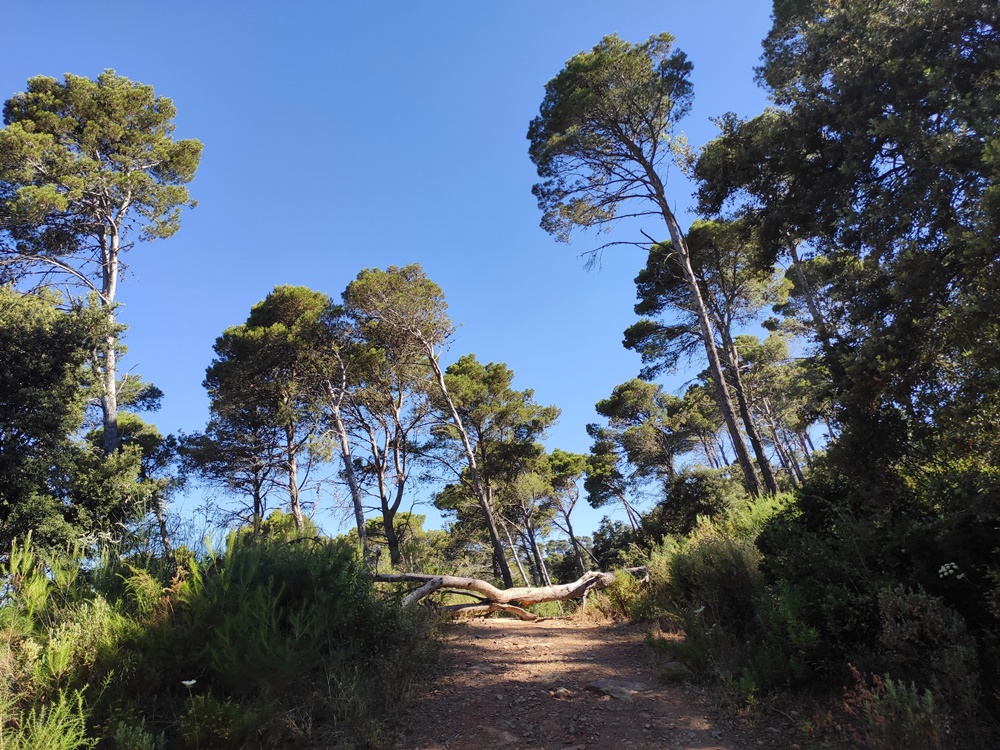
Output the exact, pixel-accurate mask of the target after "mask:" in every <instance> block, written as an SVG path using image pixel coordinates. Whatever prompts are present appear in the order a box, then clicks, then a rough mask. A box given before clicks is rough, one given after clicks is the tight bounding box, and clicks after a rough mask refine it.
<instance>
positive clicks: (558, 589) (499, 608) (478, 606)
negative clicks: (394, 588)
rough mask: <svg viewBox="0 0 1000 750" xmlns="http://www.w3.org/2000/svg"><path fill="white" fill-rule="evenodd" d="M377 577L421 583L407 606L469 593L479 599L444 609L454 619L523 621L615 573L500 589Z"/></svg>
mask: <svg viewBox="0 0 1000 750" xmlns="http://www.w3.org/2000/svg"><path fill="white" fill-rule="evenodd" d="M627 572H629V573H631V574H632V575H646V569H645V568H629V569H628V570H627ZM375 580H376V581H379V582H381V583H419V584H421V585H420V587H419V588H416V589H414V590H413V591H411V592H410V593H408V594H407V595H406V596H405V597H404V598H403V606H404V607H409V606H411V605H413V604H416V603H417V602H419V601H420V600H421V599H423V598H424V597H426V596H429V595H430V594H433V593H434V592H436V591H444V592H445V593H451V594H460V595H463V596H469V597H472V598H473V599H475V600H476V602H470V603H467V604H452V605H448V606H445V607H442V608H441V609H442V611H444V612H446V613H448V614H449V615H450V616H451V617H452V618H457V617H463V616H483V615H487V614H490V613H492V612H508V613H510V614H514V615H517V616H518V617H520V618H521V619H522V620H538V619H542V618H540V617H538V616H537V615H534V614H532V613H531V612H528V611H527V610H526V609H524V608H525V607H527V606H529V605H531V604H540V603H542V602H561V601H566V600H568V599H584V600H585V597H586V596H587V594H589V593H590V592H591V591H600V590H601V589H605V588H607V587H608V586H610V585H611V583H612V581H614V580H615V573H613V572H611V573H602V572H600V571H596V570H592V571H589V572H587V573H584V574H583V576H581V577H580V578H579V579H577V580H576V581H573V582H572V583H561V584H558V585H554V586H517V587H513V588H509V589H498V588H497V587H496V586H494V585H493V584H492V583H490V582H489V581H483V580H481V579H479V578H462V577H459V576H446V575H432V574H428V573H379V574H377V575H375Z"/></svg>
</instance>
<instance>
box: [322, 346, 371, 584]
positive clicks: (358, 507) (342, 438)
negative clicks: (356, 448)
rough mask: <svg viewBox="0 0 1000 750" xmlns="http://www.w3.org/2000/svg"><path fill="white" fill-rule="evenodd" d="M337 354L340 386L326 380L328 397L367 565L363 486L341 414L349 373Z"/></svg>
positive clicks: (337, 353)
mask: <svg viewBox="0 0 1000 750" xmlns="http://www.w3.org/2000/svg"><path fill="white" fill-rule="evenodd" d="M335 353H336V356H337V361H338V363H339V364H340V384H339V387H335V386H334V384H333V383H332V382H331V381H330V380H329V379H326V383H325V385H326V395H327V398H328V399H329V402H330V417H331V418H332V419H333V429H334V432H336V433H337V448H338V450H339V452H340V460H341V463H342V464H343V467H344V476H345V477H346V478H347V486H348V488H349V489H350V491H351V504H352V505H353V506H354V524H355V526H356V527H357V529H358V540H359V542H360V543H361V555H362V559H363V560H364V561H365V564H366V565H367V564H370V563H371V562H372V551H371V546H370V545H369V544H368V529H367V527H366V526H365V509H364V506H363V505H362V502H361V485H360V484H359V483H358V477H357V474H356V473H355V472H354V457H353V456H352V454H351V443H350V441H349V440H348V438H347V429H346V427H345V425H344V420H343V417H342V415H341V413H340V408H341V405H342V404H343V400H344V394H346V392H347V371H346V368H345V367H344V362H343V360H342V359H341V355H340V352H339V351H337V352H335Z"/></svg>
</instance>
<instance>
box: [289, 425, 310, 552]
mask: <svg viewBox="0 0 1000 750" xmlns="http://www.w3.org/2000/svg"><path fill="white" fill-rule="evenodd" d="M295 448H296V445H295V426H294V425H291V424H289V425H286V426H285V460H286V465H287V467H288V502H289V505H290V506H291V510H292V517H293V518H294V519H295V528H296V529H297V530H298V531H299V532H302V531H305V528H306V521H305V517H304V516H303V515H302V503H301V502H300V500H299V461H298V458H297V457H296V455H295Z"/></svg>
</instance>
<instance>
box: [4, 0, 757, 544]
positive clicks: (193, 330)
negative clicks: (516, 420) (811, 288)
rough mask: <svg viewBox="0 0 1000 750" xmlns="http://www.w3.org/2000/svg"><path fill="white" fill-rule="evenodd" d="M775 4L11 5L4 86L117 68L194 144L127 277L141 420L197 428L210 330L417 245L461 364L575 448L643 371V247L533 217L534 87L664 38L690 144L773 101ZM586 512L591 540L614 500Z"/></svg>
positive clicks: (678, 198) (633, 0) (401, 259)
mask: <svg viewBox="0 0 1000 750" xmlns="http://www.w3.org/2000/svg"><path fill="white" fill-rule="evenodd" d="M770 11H771V6H770V3H769V2H765V1H764V0H703V2H701V3H689V2H679V1H677V0H666V1H664V0H660V2H644V1H641V0H630V1H629V2H608V1H607V0H604V1H603V2H592V1H590V0H571V1H570V0H551V1H548V2H538V1H536V2H523V1H512V2H503V3H501V2H471V1H470V2H464V3H460V2H422V3H415V2H367V3H351V4H347V3H337V2H289V3H281V4H279V3H276V2H274V3H263V2H251V1H244V2H239V3H236V2H228V1H219V0H213V2H204V1H202V2H192V1H190V0H180V1H175V2H170V3H151V2H140V1H139V0H131V1H129V2H105V1H102V2H96V1H87V0H72V1H71V0H63V1H61V2H45V3H31V2H24V3H12V4H9V6H8V7H6V8H5V9H4V26H5V29H6V30H7V33H6V34H5V35H4V36H5V39H4V42H3V44H2V46H0V97H2V98H3V99H6V98H7V97H9V96H10V95H12V94H14V93H15V92H18V91H22V90H24V88H25V83H26V81H27V79H28V78H29V77H31V76H35V75H48V76H53V77H57V78H61V77H62V75H63V74H64V73H73V74H76V75H84V76H89V77H94V76H96V75H97V74H98V73H100V72H101V71H102V70H104V69H106V68H114V69H115V70H116V71H117V72H118V73H119V74H120V75H124V76H127V77H129V78H131V79H133V80H137V81H141V82H143V83H147V84H151V85H153V86H154V87H155V88H156V91H157V94H159V95H162V96H167V97H169V98H171V99H173V101H174V103H175V104H176V106H177V110H178V116H177V120H176V124H177V132H176V135H177V136H178V137H181V138H197V139H199V140H201V141H202V142H203V143H204V144H205V151H204V156H203V158H202V163H201V167H200V169H199V172H198V176H197V178H196V179H195V181H194V182H193V183H191V185H190V189H191V192H192V195H193V196H194V197H195V198H196V199H197V200H198V201H199V206H198V208H197V209H195V210H193V211H190V212H188V213H187V214H186V215H185V216H184V218H183V225H182V228H181V230H180V232H179V233H178V234H177V235H175V236H174V237H173V238H171V239H169V240H166V241H157V242H154V243H151V244H145V245H140V246H137V247H136V249H135V250H133V251H132V252H131V253H130V254H129V255H128V257H127V262H128V263H129V270H128V272H127V275H126V278H125V281H124V283H123V284H122V286H121V287H120V291H119V299H120V300H121V301H122V302H123V303H124V309H123V314H122V319H123V321H124V322H125V323H127V324H128V325H129V326H130V327H131V328H130V331H129V333H128V338H127V343H128V346H129V353H128V355H127V357H126V359H125V360H124V363H123V364H124V367H125V368H128V369H132V370H134V371H135V372H137V373H140V374H141V375H142V376H143V377H144V378H145V379H146V380H148V381H151V382H153V383H155V384H157V385H158V386H159V387H160V388H162V389H163V390H164V392H165V394H166V397H165V400H164V403H163V408H162V409H161V410H160V412H158V413H157V414H154V415H151V419H152V420H153V421H154V422H156V424H157V425H158V426H159V428H160V430H161V431H163V432H165V433H166V432H176V431H178V430H183V431H185V432H192V431H195V430H198V429H200V428H201V427H202V426H203V425H204V422H205V420H206V418H207V407H208V401H207V398H206V396H205V393H204V390H203V388H202V386H201V382H202V379H203V378H204V372H205V367H206V366H207V365H208V364H209V362H210V361H211V359H212V356H213V353H212V344H213V342H214V341H215V338H216V337H217V336H218V335H219V334H220V333H221V332H222V331H223V330H224V329H225V328H226V327H228V326H231V325H235V324H239V323H241V322H243V321H244V320H245V319H246V316H247V314H248V313H249V310H250V307H251V305H253V304H254V303H256V302H257V301H259V300H260V299H262V298H263V297H264V296H266V295H267V293H268V292H269V291H270V290H271V289H272V288H273V287H274V286H275V285H277V284H301V285H305V286H309V287H312V288H314V289H319V290H321V291H324V292H326V293H328V294H330V295H331V296H333V297H335V298H336V297H339V295H340V292H341V291H342V290H343V289H344V287H345V286H346V285H347V283H348V282H349V281H350V280H351V279H352V278H354V276H355V275H356V274H357V272H358V271H359V270H361V269H362V268H370V267H379V268H385V267H387V266H389V265H405V264H407V263H412V262H418V263H420V264H421V265H422V266H423V268H424V270H425V271H426V273H427V275H428V276H429V277H430V278H431V279H433V280H434V281H436V282H437V283H438V284H439V285H440V286H441V287H442V289H443V290H444V293H445V296H446V298H447V300H448V303H449V308H450V312H451V315H452V318H453V319H454V320H455V322H456V323H458V324H459V325H460V328H459V331H458V335H457V336H456V338H455V341H454V344H453V346H452V349H451V351H450V353H449V355H448V358H449V360H451V359H457V358H458V357H459V356H460V355H462V354H466V353H470V352H471V353H475V354H476V355H477V357H478V358H479V359H480V361H484V362H488V361H502V362H506V363H507V364H508V366H509V367H511V368H512V369H513V370H514V372H515V374H516V379H515V386H516V387H517V388H522V389H523V388H533V389H534V390H535V395H536V399H537V400H538V401H539V402H540V403H543V404H555V405H556V406H559V407H560V408H561V409H562V418H561V420H560V422H559V424H558V425H557V426H556V427H555V428H554V429H553V430H552V431H551V433H550V438H549V440H548V441H547V443H548V445H549V447H550V448H555V447H560V448H563V449H565V450H572V451H579V452H585V451H586V450H587V449H588V448H589V439H588V437H587V435H586V433H585V431H584V427H585V425H586V424H587V423H588V422H591V421H594V420H595V418H596V414H595V412H594V403H595V402H596V401H597V400H599V399H601V398H604V397H606V396H607V395H609V394H610V392H611V389H612V388H613V387H614V386H615V385H617V384H618V383H621V382H624V381H625V380H627V379H629V378H631V377H634V376H635V375H636V374H637V372H638V369H639V360H638V357H637V355H635V354H634V353H632V352H628V351H626V350H625V349H623V348H622V346H621V339H622V331H623V330H624V329H625V328H626V327H627V326H628V325H630V324H631V323H632V322H633V321H634V317H635V316H634V314H633V312H632V306H633V304H634V297H635V291H634V286H633V284H632V279H633V278H634V276H635V274H636V272H637V271H638V270H639V269H640V268H641V267H642V265H643V263H644V260H645V259H644V258H643V257H642V256H641V254H640V253H639V252H638V251H635V250H621V251H617V252H608V253H606V254H605V255H604V257H603V260H602V263H601V264H600V267H599V268H597V269H594V270H590V271H588V270H586V269H585V267H584V262H583V260H582V259H581V257H580V256H581V255H582V254H583V253H585V252H587V251H588V250H590V249H592V248H593V247H594V246H595V245H596V244H597V240H596V238H594V237H592V236H591V237H588V236H586V235H580V236H578V237H576V238H575V239H574V241H573V243H572V244H570V245H563V244H559V243H557V242H555V241H554V240H553V239H552V238H551V237H549V236H548V235H547V234H545V233H544V232H543V231H542V230H541V229H540V228H539V226H538V222H539V218H540V215H539V212H538V209H537V207H536V205H535V200H534V198H533V196H532V195H531V186H532V184H534V182H535V178H536V175H535V172H534V168H533V166H532V164H531V162H530V161H529V159H528V156H527V141H526V139H525V133H526V131H527V127H528V123H529V121H530V120H531V118H532V117H534V116H535V115H536V114H537V112H538V105H539V104H540V102H541V99H542V96H543V87H544V85H545V83H546V82H547V81H548V80H549V79H550V78H552V77H553V76H554V75H555V74H556V73H558V72H559V70H560V69H561V68H562V66H563V64H564V63H565V61H566V60H567V59H568V58H569V57H571V56H572V55H574V54H575V53H577V52H579V51H581V50H584V49H590V48H591V47H592V46H593V45H594V44H596V43H597V42H598V41H599V40H600V38H601V37H602V36H603V35H605V34H609V33H617V34H618V35H619V36H621V37H623V38H624V39H627V40H629V41H632V42H638V41H641V40H644V39H646V38H647V37H649V36H650V35H651V34H656V33H660V32H662V31H669V32H670V33H672V34H673V35H674V36H675V37H676V38H677V45H678V46H679V47H680V48H681V49H682V50H684V51H685V52H686V53H687V54H688V56H689V57H690V59H691V61H692V62H693V63H694V73H693V76H692V80H693V82H694V87H695V105H694V108H693V111H692V113H691V115H690V116H689V117H688V118H687V119H686V120H685V121H683V122H682V123H681V126H680V127H681V129H682V130H683V131H684V132H685V133H686V134H687V135H688V137H689V139H690V141H691V143H692V144H693V145H701V144H703V143H705V142H706V141H707V140H709V139H710V138H712V137H713V136H714V135H715V132H716V130H715V127H714V126H713V125H712V123H711V122H710V118H712V117H716V116H719V115H721V114H723V113H725V112H727V111H733V112H735V113H737V114H739V115H744V116H746V115H752V114H755V113H757V112H759V111H760V110H761V109H762V108H763V107H764V106H765V104H766V101H765V97H764V94H763V92H761V91H760V89H758V88H757V87H756V86H755V84H754V82H753V67H754V65H756V64H757V62H758V58H759V56H760V40H761V39H762V38H763V37H764V35H765V34H766V33H767V30H768V28H769V25H770ZM668 189H669V191H670V194H671V196H672V198H673V200H674V201H675V202H676V208H677V209H678V212H679V214H680V215H681V216H682V217H684V218H683V223H685V224H687V223H688V222H689V221H690V219H691V216H690V214H686V213H685V212H686V209H687V207H688V206H689V205H690V203H691V201H690V194H691V192H692V190H693V187H692V185H691V184H690V183H688V182H686V181H685V180H684V178H683V177H682V176H681V175H680V174H679V173H677V172H676V171H673V172H672V173H671V174H670V175H669V183H668ZM638 229H639V227H631V228H630V227H626V226H622V227H619V228H618V229H616V230H615V237H614V238H621V239H633V238H634V237H635V236H636V234H637V233H638ZM648 230H649V231H650V233H652V234H654V235H655V234H656V233H657V232H661V231H662V227H658V226H650V227H648ZM684 382H685V376H684V374H683V373H682V374H680V375H678V376H677V377H675V378H673V379H670V380H668V381H666V383H665V385H666V386H667V387H668V388H669V389H670V390H673V391H677V390H679V389H681V388H682V385H683V383H684ZM189 502H190V500H189ZM177 504H178V506H179V507H183V505H184V502H183V500H182V499H179V500H178V503H177ZM417 510H418V511H421V509H419V508H418V509H417ZM581 510H582V511H584V512H581V515H580V517H579V518H578V519H577V521H576V522H575V524H576V525H577V526H578V527H579V528H580V529H581V531H582V532H583V533H588V532H590V531H592V530H593V529H594V528H595V527H596V525H597V521H598V520H599V518H600V516H601V515H602V513H603V512H597V511H591V510H590V509H589V508H582V509H581ZM421 512H423V511H421Z"/></svg>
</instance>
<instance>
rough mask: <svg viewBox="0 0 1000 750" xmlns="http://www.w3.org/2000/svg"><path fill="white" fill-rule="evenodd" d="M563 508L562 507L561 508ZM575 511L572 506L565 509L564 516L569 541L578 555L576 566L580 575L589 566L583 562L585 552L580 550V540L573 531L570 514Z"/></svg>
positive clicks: (574, 552)
mask: <svg viewBox="0 0 1000 750" xmlns="http://www.w3.org/2000/svg"><path fill="white" fill-rule="evenodd" d="M575 504H576V503H574V505H575ZM560 510H562V508H560ZM572 511H573V507H572V506H571V507H570V509H569V510H563V512H562V514H563V518H564V519H565V520H566V533H567V534H568V535H569V543H570V544H572V545H573V554H574V555H575V556H576V567H577V568H579V570H580V575H583V574H584V573H586V572H587V567H586V566H585V565H584V564H583V553H582V552H581V551H580V546H581V545H580V541H579V540H578V539H577V538H576V535H575V534H574V533H573V524H572V523H570V520H569V514H570V513H571V512H572Z"/></svg>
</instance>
